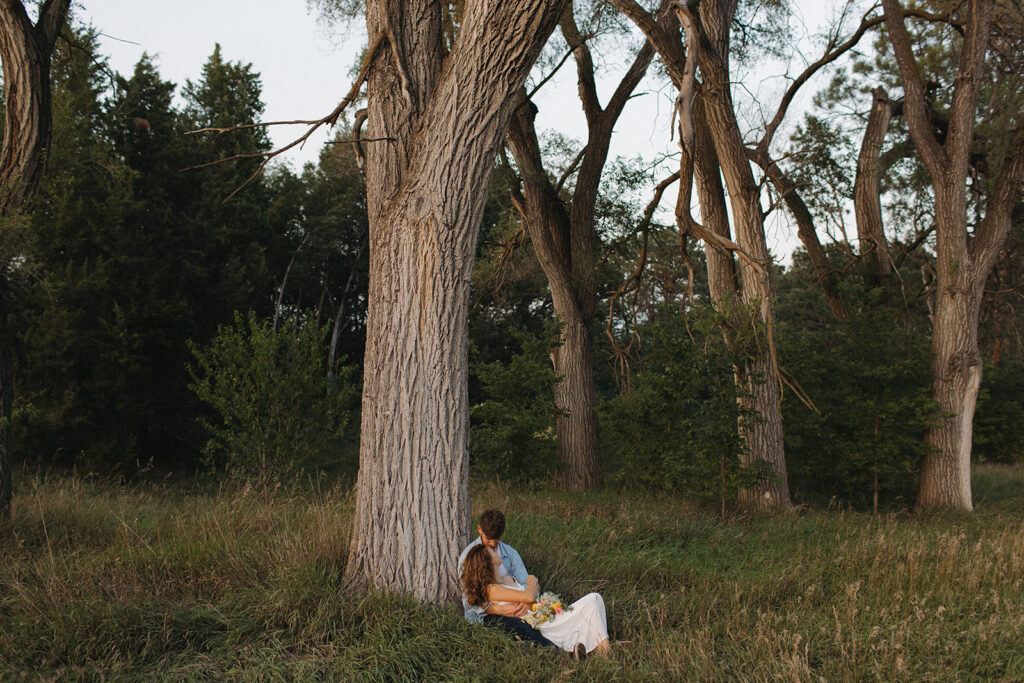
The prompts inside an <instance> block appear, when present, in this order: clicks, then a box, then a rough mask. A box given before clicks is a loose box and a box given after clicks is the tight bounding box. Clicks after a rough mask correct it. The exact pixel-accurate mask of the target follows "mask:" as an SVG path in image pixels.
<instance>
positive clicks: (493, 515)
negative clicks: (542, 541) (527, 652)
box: [459, 510, 554, 646]
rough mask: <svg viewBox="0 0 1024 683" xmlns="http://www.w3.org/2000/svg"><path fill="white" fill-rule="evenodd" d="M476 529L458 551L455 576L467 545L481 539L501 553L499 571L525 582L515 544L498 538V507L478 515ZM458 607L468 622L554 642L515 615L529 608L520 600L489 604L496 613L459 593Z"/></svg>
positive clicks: (500, 516) (502, 529) (545, 642)
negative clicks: (469, 540)
mask: <svg viewBox="0 0 1024 683" xmlns="http://www.w3.org/2000/svg"><path fill="white" fill-rule="evenodd" d="M476 530H477V533H478V534H480V537H479V538H477V539H475V540H474V541H473V542H472V543H470V544H469V545H467V546H466V548H465V550H463V551H462V554H461V555H459V576H460V577H461V576H462V563H463V561H464V560H465V559H466V554H467V553H468V552H469V550H470V548H472V547H473V546H476V545H479V544H481V543H483V544H484V545H486V546H489V547H491V548H494V549H495V550H496V551H497V552H498V556H499V557H501V569H500V570H499V571H500V572H501V573H503V574H509V575H511V576H512V578H514V579H515V580H516V581H518V582H519V583H520V584H522V585H524V586H525V585H526V580H527V577H528V576H529V574H528V573H527V571H526V567H525V566H524V565H523V559H522V558H521V557H519V553H517V552H516V549H515V548H513V547H512V546H510V545H509V544H507V543H502V542H501V535H502V534H503V533H505V515H503V514H502V513H501V512H499V511H498V510H487V511H486V512H484V513H483V514H482V515H480V524H479V525H477V527H476ZM462 608H463V611H464V613H465V617H466V621H468V622H469V623H471V624H484V625H486V626H492V627H494V628H499V629H501V630H503V631H507V632H508V633H511V634H512V635H514V636H516V637H518V638H519V639H520V640H526V641H530V642H533V643H537V644H538V645H544V646H548V645H550V646H554V643H552V642H551V641H550V640H548V639H547V638H545V637H544V636H543V635H542V634H541V632H540V631H538V630H537V629H535V628H533V627H532V626H530V625H529V624H527V623H526V622H525V621H523V620H522V619H520V618H519V617H521V616H523V615H524V614H526V613H527V612H528V611H529V610H528V608H527V606H526V605H525V604H524V603H508V604H499V605H491V612H496V614H494V613H492V614H488V613H486V612H485V611H484V608H483V607H481V606H479V605H469V604H467V603H466V596H465V595H463V596H462Z"/></svg>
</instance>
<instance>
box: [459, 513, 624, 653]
mask: <svg viewBox="0 0 1024 683" xmlns="http://www.w3.org/2000/svg"><path fill="white" fill-rule="evenodd" d="M476 530H477V532H479V534H480V537H479V538H477V539H476V540H474V541H473V542H472V543H470V544H469V545H468V546H466V549H465V550H463V551H462V555H460V556H459V585H460V586H461V587H462V606H463V608H464V609H465V614H466V621H468V622H470V623H471V624H480V623H483V624H485V625H487V626H493V627H495V628H498V629H501V630H503V631H506V632H508V633H510V634H512V635H513V636H515V637H516V639H517V640H523V641H528V642H532V643H537V644H538V645H542V646H551V647H560V648H562V649H563V650H565V651H566V652H569V653H570V654H572V655H573V657H575V658H577V659H582V658H583V657H585V656H586V655H587V653H589V652H593V651H595V650H596V651H597V654H599V655H601V656H604V655H606V654H607V653H608V649H609V643H608V626H607V621H606V617H605V609H604V600H603V599H601V596H600V595H599V594H597V593H590V594H588V595H585V596H583V597H582V598H580V599H579V600H577V601H576V602H574V603H573V604H572V605H570V606H567V607H563V606H562V605H561V602H560V601H556V600H557V596H553V595H550V594H544V595H543V596H541V595H540V588H539V585H538V582H537V577H536V576H533V575H532V574H527V573H526V567H524V566H523V560H522V558H520V557H519V553H517V552H516V551H515V549H514V548H513V547H512V546H510V545H508V544H507V543H502V542H501V535H502V534H503V533H504V531H505V515H503V514H502V513H501V512H499V511H497V510H488V511H487V512H485V513H483V514H482V515H480V525H479V526H477V528H476ZM538 596H540V597H541V600H540V601H538ZM545 598H546V599H545ZM531 624H533V625H531Z"/></svg>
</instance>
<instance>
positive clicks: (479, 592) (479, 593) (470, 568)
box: [459, 543, 494, 605]
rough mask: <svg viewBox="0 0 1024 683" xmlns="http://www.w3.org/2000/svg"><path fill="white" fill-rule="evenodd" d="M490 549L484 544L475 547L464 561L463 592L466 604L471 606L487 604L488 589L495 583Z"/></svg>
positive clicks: (461, 578) (460, 580) (461, 579)
mask: <svg viewBox="0 0 1024 683" xmlns="http://www.w3.org/2000/svg"><path fill="white" fill-rule="evenodd" d="M488 550H489V548H488V547H487V546H485V545H484V544H483V543H481V544H480V545H476V546H473V548H472V549H471V550H470V551H469V552H468V553H466V559H465V560H463V561H462V576H460V577H459V583H460V584H462V592H463V593H465V594H466V602H468V603H469V604H470V605H483V604H485V603H486V602H487V587H488V586H490V585H491V584H492V583H494V569H493V568H492V567H491V556H490V554H488Z"/></svg>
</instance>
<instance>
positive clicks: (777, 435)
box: [690, 0, 790, 512]
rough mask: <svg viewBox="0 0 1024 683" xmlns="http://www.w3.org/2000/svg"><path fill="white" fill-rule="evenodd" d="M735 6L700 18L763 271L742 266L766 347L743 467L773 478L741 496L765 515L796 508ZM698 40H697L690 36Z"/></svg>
mask: <svg viewBox="0 0 1024 683" xmlns="http://www.w3.org/2000/svg"><path fill="white" fill-rule="evenodd" d="M734 11H735V3H733V2H729V1H726V2H721V1H715V0H711V1H708V2H704V3H701V5H700V9H699V13H700V18H701V22H702V23H703V25H704V27H705V30H706V31H707V33H706V34H704V35H703V36H702V37H703V38H704V39H703V40H702V41H701V46H700V47H701V49H700V51H699V52H700V67H701V72H702V73H703V74H704V83H703V85H704V90H703V93H704V98H703V99H704V104H705V107H706V109H705V111H706V114H707V119H708V125H709V127H710V129H711V137H712V139H713V140H714V143H715V151H716V153H717V155H718V161H719V164H720V165H721V169H722V174H723V176H724V178H725V186H726V188H727V189H728V191H729V202H730V205H731V207H732V215H733V225H734V227H735V231H736V242H737V244H739V246H740V247H741V248H742V249H743V250H744V251H745V252H746V254H747V255H748V256H749V257H750V258H751V259H752V260H753V261H754V262H755V263H757V264H759V265H760V268H755V267H753V266H751V265H750V264H743V265H742V267H741V269H740V282H741V300H742V302H743V303H744V304H745V305H746V306H748V307H749V308H750V310H751V311H753V312H756V314H757V316H758V318H759V320H760V323H761V325H762V326H763V332H764V334H765V337H766V339H765V343H763V344H761V345H760V346H761V350H760V352H759V353H758V355H757V356H756V357H755V358H753V359H752V360H750V361H749V362H748V363H747V364H746V367H744V368H741V369H740V372H739V373H738V379H739V381H740V382H741V384H742V385H744V388H745V389H746V393H747V396H745V397H744V398H742V399H741V404H742V407H743V408H745V409H746V410H748V411H750V412H752V413H753V414H754V415H756V419H754V420H751V421H748V422H746V423H745V424H744V426H743V430H742V431H743V436H744V440H745V442H746V446H747V448H746V451H745V455H744V456H743V463H744V464H745V465H748V466H766V467H767V469H768V471H769V473H770V477H769V478H767V479H765V480H764V481H762V482H761V483H760V484H758V485H757V486H754V487H752V488H750V489H745V490H743V491H741V492H740V495H739V504H740V507H741V508H743V509H746V510H749V511H754V512H760V511H767V510H771V509H776V508H785V507H788V506H789V505H790V497H789V481H788V477H787V474H786V458H785V452H784V449H783V441H782V411H781V410H780V402H781V397H780V393H779V392H780V389H779V381H778V377H777V369H776V362H775V358H774V344H773V335H774V331H773V325H774V319H773V315H772V310H771V298H772V281H771V257H770V255H769V254H768V245H767V243H766V241H765V235H764V216H763V214H762V212H761V203H760V191H759V188H758V185H757V183H756V182H755V181H754V174H753V172H752V171H751V168H750V162H749V161H748V159H747V151H746V148H745V146H744V144H743V139H742V137H741V135H740V130H739V124H738V123H737V121H736V114H735V110H734V107H733V102H732V93H731V92H730V87H731V84H730V81H729V66H728V45H729V34H728V32H729V27H730V25H731V22H732V14H733V12H734ZM690 38H691V40H694V41H695V42H696V39H697V36H691V37H690Z"/></svg>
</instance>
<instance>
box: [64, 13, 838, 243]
mask: <svg viewBox="0 0 1024 683" xmlns="http://www.w3.org/2000/svg"><path fill="white" fill-rule="evenodd" d="M74 4H75V12H76V16H77V18H78V19H79V21H83V22H86V23H91V24H92V25H93V26H94V27H95V28H96V29H98V30H99V31H101V32H102V34H103V35H101V37H100V40H101V43H100V45H101V51H102V52H103V53H104V54H105V55H106V56H107V57H108V58H109V62H110V65H111V67H112V68H114V69H115V70H117V71H119V72H121V73H123V74H126V75H127V74H130V73H131V71H132V69H133V67H134V65H135V63H136V62H137V61H138V60H139V58H140V57H141V56H142V54H143V52H147V53H149V54H150V55H152V56H154V57H155V59H156V64H157V66H158V68H159V70H160V74H161V77H162V78H164V79H165V80H169V81H172V82H174V83H176V84H178V85H179V87H180V86H183V85H184V83H185V80H186V79H192V80H196V79H198V77H199V76H200V72H201V69H202V65H203V64H204V63H205V62H206V60H207V59H208V58H209V56H210V54H211V53H212V52H213V48H214V45H215V44H216V43H220V45H221V50H222V55H223V57H224V58H225V59H226V60H230V61H241V62H246V63H251V64H252V66H253V69H254V70H255V71H256V72H258V73H259V74H260V76H261V78H262V82H263V100H264V102H265V103H266V113H265V119H264V120H266V121H279V120H292V119H315V118H320V117H322V116H323V115H325V114H327V113H328V112H330V111H331V110H332V109H333V108H334V107H335V105H336V104H337V103H338V101H339V100H340V99H341V98H342V97H343V96H344V95H345V93H346V92H347V91H348V89H349V88H350V87H351V78H352V77H351V75H350V71H351V69H352V66H353V62H354V60H355V59H356V56H357V55H358V54H359V52H360V50H361V48H362V47H363V45H364V44H365V36H364V32H363V29H362V26H361V25H359V24H357V25H355V26H353V27H352V29H351V33H350V35H344V34H343V33H341V30H340V29H337V28H335V29H328V28H326V27H324V26H323V25H322V24H321V23H320V22H318V19H317V17H316V16H315V15H314V14H311V13H310V12H309V11H308V10H307V7H306V2H305V0H276V1H271V0H248V1H243V0H205V1H199V0H173V2H166V1H155V2H154V1H152V0H150V1H149V2H139V0H76V2H75V3H74ZM795 4H797V5H800V6H806V7H808V8H813V10H805V11H809V12H813V13H814V15H815V16H814V17H811V18H808V20H807V21H808V22H812V21H820V20H821V19H822V18H827V12H828V10H827V5H824V4H822V3H820V2H818V1H816V0H796V2H795ZM829 4H831V3H829ZM822 15H824V17H823V16H822ZM124 41H130V42H124ZM808 54H810V55H813V54H814V51H813V50H811V51H810V52H809V53H808ZM618 61H619V62H621V61H623V60H618ZM812 61H813V60H812ZM622 69H624V66H621V65H619V64H618V62H615V61H613V62H612V63H610V64H609V65H608V77H607V79H606V80H605V81H604V82H602V83H600V84H599V86H600V87H601V94H602V97H603V98H606V97H607V95H608V94H609V93H610V91H611V89H612V88H614V86H615V84H617V82H618V79H619V77H620V76H621V72H622ZM752 80H753V79H749V78H748V79H746V80H745V82H744V86H745V88H746V89H747V90H749V91H751V92H752V93H754V95H755V96H757V97H762V96H763V97H764V100H765V102H766V103H767V106H768V107H769V108H774V106H775V102H777V101H778V96H777V91H778V90H779V88H780V87H781V85H780V84H781V83H782V81H780V80H778V79H775V80H771V79H769V80H765V79H764V78H763V77H762V78H758V79H757V82H751V81H752ZM815 89H816V88H815V87H805V92H804V95H805V101H809V97H810V95H811V94H813V92H814V90H815ZM670 90H671V89H666V88H663V87H661V85H660V84H659V83H657V82H656V81H654V80H653V79H651V78H648V79H647V81H645V82H644V83H642V84H641V85H640V87H639V88H638V89H637V92H640V93H645V94H642V95H641V96H639V97H637V98H635V99H634V100H632V101H631V102H630V104H629V105H628V106H627V108H626V110H625V112H624V113H623V115H622V117H621V118H620V120H619V124H618V126H617V128H616V136H615V137H614V138H613V140H612V150H611V157H612V158H614V157H615V156H616V155H623V156H635V155H637V154H641V155H643V156H644V157H647V158H652V159H653V158H655V157H656V156H658V155H659V154H664V153H666V152H672V151H674V150H675V149H676V147H675V143H674V142H673V141H671V140H670V139H669V126H670V118H669V115H670V113H671V98H672V96H673V95H674V93H672V92H671V91H670ZM536 101H537V104H538V107H539V109H540V115H539V117H538V128H539V129H540V130H545V129H550V130H558V131H560V132H562V133H563V134H566V135H569V136H571V137H574V138H577V139H582V138H583V137H584V136H585V127H584V124H583V115H582V112H581V110H580V106H579V101H578V98H577V95H576V84H575V67H574V66H573V64H572V62H571V60H570V62H569V63H568V64H567V65H566V66H565V67H563V69H562V71H561V72H560V74H559V77H558V78H556V79H553V80H552V81H551V82H550V83H548V84H547V85H546V86H545V87H544V90H543V91H542V93H541V95H540V96H539V97H538V98H537V100H536ZM797 120H798V110H796V109H794V111H793V112H792V113H791V115H790V117H789V121H790V122H795V121H797ZM304 130H305V128H304V127H301V126H287V127H286V126H275V127H272V128H270V129H269V131H270V134H271V139H272V140H273V143H274V144H275V146H278V145H283V144H285V143H287V142H290V141H291V140H293V139H294V138H295V137H297V136H298V135H299V134H301V133H302V132H303V131H304ZM329 134H330V133H329V132H328V131H323V132H318V133H317V134H316V135H314V136H313V137H312V138H310V140H309V141H308V142H307V144H306V146H305V149H302V150H295V151H292V152H290V153H289V154H288V156H287V157H286V158H287V159H288V160H289V162H290V163H291V165H292V166H293V168H296V169H298V168H299V167H300V166H301V165H302V164H303V163H305V162H307V161H313V160H315V159H316V158H317V155H318V153H319V148H320V146H321V145H322V144H323V142H324V140H326V139H327V138H328V137H329ZM668 172H669V171H666V172H665V173H664V174H660V175H667V173H668ZM668 194H672V193H668ZM673 196H674V195H673ZM666 201H668V205H669V206H671V203H672V202H673V201H674V199H673V200H671V201H669V200H666ZM766 227H767V232H768V240H769V248H770V249H771V250H772V252H773V253H774V254H775V256H776V258H781V259H783V260H786V261H788V258H787V257H788V254H789V252H790V251H791V250H792V247H793V245H795V244H796V241H795V229H793V228H791V227H790V226H789V225H788V224H786V223H785V222H780V221H772V222H770V223H769V225H768V226H766Z"/></svg>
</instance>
